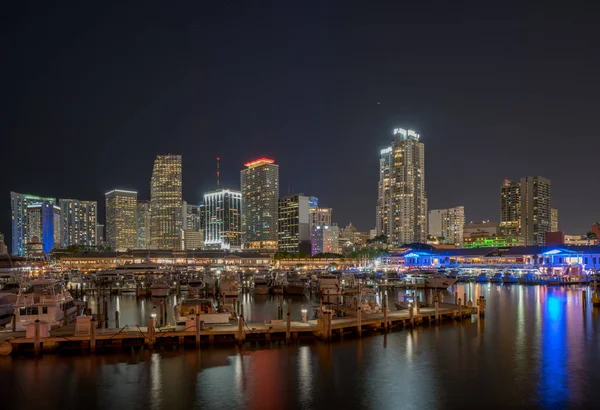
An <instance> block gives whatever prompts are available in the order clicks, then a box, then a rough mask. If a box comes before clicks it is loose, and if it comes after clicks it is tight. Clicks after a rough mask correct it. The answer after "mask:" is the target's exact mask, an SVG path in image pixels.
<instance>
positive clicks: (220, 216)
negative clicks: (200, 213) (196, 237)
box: [203, 189, 242, 249]
mask: <svg viewBox="0 0 600 410" xmlns="http://www.w3.org/2000/svg"><path fill="white" fill-rule="evenodd" d="M203 208H204V215H205V222H204V247H205V248H207V249H240V248H241V246H242V217H241V215H242V193H241V192H240V191H233V190H230V189H218V190H216V191H213V192H207V193H206V194H204V201H203Z"/></svg>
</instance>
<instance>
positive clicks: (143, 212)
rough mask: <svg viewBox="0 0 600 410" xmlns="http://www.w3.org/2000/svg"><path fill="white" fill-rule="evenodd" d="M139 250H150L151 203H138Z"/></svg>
mask: <svg viewBox="0 0 600 410" xmlns="http://www.w3.org/2000/svg"><path fill="white" fill-rule="evenodd" d="M137 248H138V249H149V248H150V201H138V203H137Z"/></svg>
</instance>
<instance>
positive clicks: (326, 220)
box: [308, 207, 333, 229]
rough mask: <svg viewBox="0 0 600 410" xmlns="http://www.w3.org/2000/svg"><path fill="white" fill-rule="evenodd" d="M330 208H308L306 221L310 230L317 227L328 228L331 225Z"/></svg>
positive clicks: (331, 210) (331, 211)
mask: <svg viewBox="0 0 600 410" xmlns="http://www.w3.org/2000/svg"><path fill="white" fill-rule="evenodd" d="M332 214H333V209H332V208H319V207H316V208H310V209H309V211H308V221H309V224H310V227H311V229H312V228H313V227H315V226H319V225H327V226H330V225H331V224H332V218H331V216H332Z"/></svg>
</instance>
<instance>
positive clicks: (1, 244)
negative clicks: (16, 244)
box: [0, 233, 8, 255]
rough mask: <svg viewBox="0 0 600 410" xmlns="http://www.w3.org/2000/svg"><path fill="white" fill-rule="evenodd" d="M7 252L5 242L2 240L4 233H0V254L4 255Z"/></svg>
mask: <svg viewBox="0 0 600 410" xmlns="http://www.w3.org/2000/svg"><path fill="white" fill-rule="evenodd" d="M7 253H8V248H7V247H6V243H5V242H4V234H3V233H0V255H6V254H7Z"/></svg>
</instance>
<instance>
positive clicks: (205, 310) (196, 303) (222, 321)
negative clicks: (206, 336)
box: [174, 298, 231, 325]
mask: <svg viewBox="0 0 600 410" xmlns="http://www.w3.org/2000/svg"><path fill="white" fill-rule="evenodd" d="M174 309H175V320H176V322H177V324H178V325H185V324H186V323H187V321H188V320H195V319H196V314H197V313H198V312H199V313H200V320H201V321H203V322H204V323H206V324H209V325H228V324H229V319H230V317H231V314H230V313H229V312H218V311H217V309H215V307H214V305H213V304H212V302H211V301H210V300H208V299H200V298H190V299H183V300H182V301H181V303H178V304H177V305H175V307H174Z"/></svg>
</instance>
